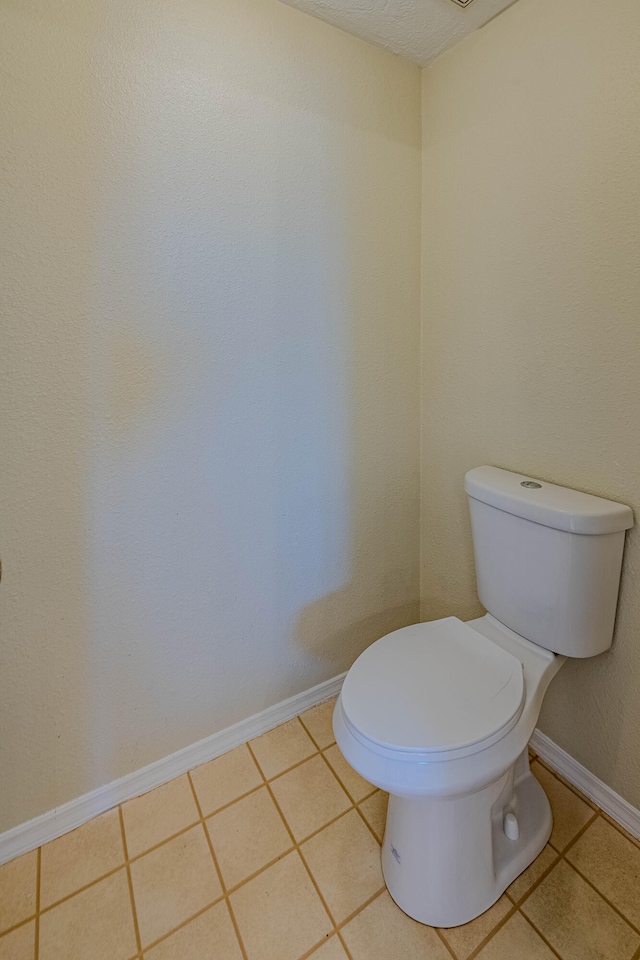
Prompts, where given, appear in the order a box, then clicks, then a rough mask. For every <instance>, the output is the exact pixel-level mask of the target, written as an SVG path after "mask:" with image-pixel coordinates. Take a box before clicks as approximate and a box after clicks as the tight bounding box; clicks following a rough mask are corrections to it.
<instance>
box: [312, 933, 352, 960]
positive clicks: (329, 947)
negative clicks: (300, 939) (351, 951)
mask: <svg viewBox="0 0 640 960" xmlns="http://www.w3.org/2000/svg"><path fill="white" fill-rule="evenodd" d="M309 960H349V958H348V956H347V955H346V953H345V951H344V947H343V946H342V944H341V943H340V940H339V938H338V937H337V936H335V934H334V936H333V937H331V939H330V940H327V942H326V943H323V944H322V946H321V947H318V949H317V950H314V951H313V953H312V954H311V956H310V957H309Z"/></svg>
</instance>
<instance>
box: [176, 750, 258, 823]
mask: <svg viewBox="0 0 640 960" xmlns="http://www.w3.org/2000/svg"><path fill="white" fill-rule="evenodd" d="M191 779H192V781H193V786H194V787H195V791H196V793H197V795H198V802H199V803H200V806H201V807H202V814H203V816H205V817H208V816H209V814H211V813H215V812H216V810H219V809H220V807H224V806H225V805H226V804H227V803H232V802H233V801H234V800H237V799H238V797H242V796H243V795H244V794H245V793H249V791H250V790H255V788H256V787H259V786H260V785H261V783H262V776H261V775H260V771H259V770H258V768H257V766H256V762H255V760H254V759H253V757H252V756H251V754H250V752H249V748H248V747H247V745H246V743H243V744H242V746H240V747H236V748H235V750H230V751H229V753H225V754H223V755H222V756H221V757H216V759H215V760H210V761H209V763H203V764H202V766H201V767H195V768H194V769H193V770H192V771H191Z"/></svg>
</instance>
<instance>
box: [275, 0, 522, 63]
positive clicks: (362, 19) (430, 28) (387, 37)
mask: <svg viewBox="0 0 640 960" xmlns="http://www.w3.org/2000/svg"><path fill="white" fill-rule="evenodd" d="M284 2H285V3H288V4H289V6H291V7H297V8H298V10H304V11H305V12H306V13H311V14H313V16H316V17H319V18H320V19H321V20H327V21H328V22H329V23H333V24H334V25H335V26H336V27H341V28H342V29H343V30H346V31H347V32H348V33H353V34H355V35H356V36H358V37H362V39H363V40H369V41H370V42H371V43H376V44H378V45H380V46H383V47H386V49H387V50H392V51H393V52H394V53H399V54H400V55H401V56H403V57H406V58H407V59H409V60H413V61H415V62H416V63H420V64H422V65H423V66H424V65H426V64H427V63H429V62H430V61H431V60H433V59H434V57H437V56H438V54H439V53H442V51H443V50H446V49H447V47H451V46H453V44H454V43H457V42H458V41H459V40H462V38H463V37H465V36H466V35H467V34H468V33H471V32H472V30H476V29H477V28H478V27H481V26H482V25H483V24H484V23H486V22H487V20H490V19H491V18H492V17H495V15H496V14H497V13H500V11H501V10H504V9H505V8H506V7H508V6H510V4H511V3H513V2H514V0H473V2H472V3H470V4H469V5H468V6H467V7H459V6H457V4H456V3H454V2H453V0H284Z"/></svg>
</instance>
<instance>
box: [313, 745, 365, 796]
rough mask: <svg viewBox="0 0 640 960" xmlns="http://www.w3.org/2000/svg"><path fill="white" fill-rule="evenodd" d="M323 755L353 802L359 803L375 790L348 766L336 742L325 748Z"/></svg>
mask: <svg viewBox="0 0 640 960" xmlns="http://www.w3.org/2000/svg"><path fill="white" fill-rule="evenodd" d="M324 755H325V757H326V758H327V760H328V761H329V763H330V764H331V767H332V769H333V771H334V773H335V775H336V777H337V778H338V780H339V781H340V783H341V784H342V786H343V787H344V788H345V790H346V791H347V793H348V794H349V796H350V797H351V799H352V800H353V801H354V803H359V802H360V801H361V800H363V799H364V798H365V797H367V796H368V795H369V794H370V793H371V792H372V791H373V790H375V787H374V786H373V784H372V783H369V781H368V780H365V779H364V777H361V776H360V774H359V773H356V771H355V770H354V769H353V767H351V766H349V764H348V763H347V761H346V760H345V758H344V757H343V756H342V752H341V750H340V747H339V746H338V745H337V743H336V744H334V746H333V747H329V749H328V750H325V751H324Z"/></svg>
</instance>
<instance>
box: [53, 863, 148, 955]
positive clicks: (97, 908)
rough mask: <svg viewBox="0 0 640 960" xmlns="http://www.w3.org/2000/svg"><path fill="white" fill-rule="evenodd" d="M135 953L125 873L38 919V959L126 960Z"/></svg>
mask: <svg viewBox="0 0 640 960" xmlns="http://www.w3.org/2000/svg"><path fill="white" fill-rule="evenodd" d="M136 952H137V948H136V937H135V931H134V927H133V914H132V912H131V897H130V895H129V884H128V883H127V874H126V871H125V870H119V871H118V873H114V874H112V876H110V877H106V878H105V879H104V880H99V881H98V883H96V884H94V885H93V886H92V887H88V888H87V889H86V890H83V891H82V892H81V893H77V894H76V895H75V896H74V897H71V898H70V899H69V900H65V901H64V903H60V904H58V906H57V907H53V909H51V910H47V911H46V912H45V913H43V914H42V916H41V917H40V953H39V960H129V958H130V957H132V956H135V954H136Z"/></svg>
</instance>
